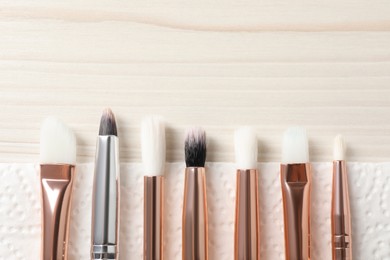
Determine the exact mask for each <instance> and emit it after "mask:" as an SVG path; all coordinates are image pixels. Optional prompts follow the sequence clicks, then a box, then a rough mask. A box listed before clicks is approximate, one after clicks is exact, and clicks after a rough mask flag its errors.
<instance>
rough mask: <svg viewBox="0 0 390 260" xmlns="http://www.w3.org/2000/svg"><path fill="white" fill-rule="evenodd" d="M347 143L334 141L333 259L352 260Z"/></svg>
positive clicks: (340, 139) (338, 138) (342, 140)
mask: <svg viewBox="0 0 390 260" xmlns="http://www.w3.org/2000/svg"><path fill="white" fill-rule="evenodd" d="M345 150H346V149H345V142H344V139H343V137H342V136H341V135H338V136H336V138H335V140H334V152H333V156H334V158H333V182H332V213H331V223H332V259H333V260H351V259H352V237H351V230H352V228H351V211H350V206H349V195H348V177H347V166H346V161H345Z"/></svg>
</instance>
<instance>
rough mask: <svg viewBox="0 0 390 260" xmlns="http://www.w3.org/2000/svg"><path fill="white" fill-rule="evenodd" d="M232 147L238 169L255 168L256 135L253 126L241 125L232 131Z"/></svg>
mask: <svg viewBox="0 0 390 260" xmlns="http://www.w3.org/2000/svg"><path fill="white" fill-rule="evenodd" d="M234 147H235V152H236V163H237V168H238V169H256V168H257V153H258V148H257V137H256V132H255V130H254V129H253V128H251V127H249V126H247V127H241V128H239V129H237V130H236V132H235V133H234Z"/></svg>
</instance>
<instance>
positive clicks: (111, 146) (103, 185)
mask: <svg viewBox="0 0 390 260" xmlns="http://www.w3.org/2000/svg"><path fill="white" fill-rule="evenodd" d="M118 147H119V144H118V137H116V136H114V135H105V136H99V137H98V141H97V150H96V164H95V176H94V183H93V202H92V246H91V259H93V260H97V259H99V260H101V259H104V260H109V259H110V260H111V259H113V260H116V259H118V256H119V189H120V185H119V153H118Z"/></svg>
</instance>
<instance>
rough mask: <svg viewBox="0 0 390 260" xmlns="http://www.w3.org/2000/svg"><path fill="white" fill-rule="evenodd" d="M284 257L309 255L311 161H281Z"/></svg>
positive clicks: (301, 259) (301, 258)
mask: <svg viewBox="0 0 390 260" xmlns="http://www.w3.org/2000/svg"><path fill="white" fill-rule="evenodd" d="M280 178H281V185H282V196H283V212H284V239H285V249H286V260H309V259H310V186H311V185H310V184H311V173H310V164H309V163H306V164H305V163H302V164H282V165H281V170H280Z"/></svg>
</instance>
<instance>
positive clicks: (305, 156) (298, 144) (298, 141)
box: [282, 127, 309, 164]
mask: <svg viewBox="0 0 390 260" xmlns="http://www.w3.org/2000/svg"><path fill="white" fill-rule="evenodd" d="M307 162H309V141H308V139H307V134H306V130H305V128H303V127H290V128H288V129H287V130H286V131H285V132H284V137H283V148H282V163H285V164H295V163H307Z"/></svg>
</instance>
